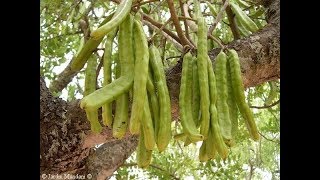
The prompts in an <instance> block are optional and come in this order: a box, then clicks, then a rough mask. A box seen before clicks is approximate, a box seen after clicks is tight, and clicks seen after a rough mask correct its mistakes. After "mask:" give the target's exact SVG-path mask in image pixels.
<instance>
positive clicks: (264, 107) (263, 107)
mask: <svg viewBox="0 0 320 180" xmlns="http://www.w3.org/2000/svg"><path fill="white" fill-rule="evenodd" d="M279 103H280V99H279V100H278V101H276V102H274V103H272V104H270V105H266V106H250V108H256V109H266V108H270V107H273V106H275V105H277V104H279Z"/></svg>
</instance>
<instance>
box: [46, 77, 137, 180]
mask: <svg viewBox="0 0 320 180" xmlns="http://www.w3.org/2000/svg"><path fill="white" fill-rule="evenodd" d="M105 142H107V143H105ZM102 143H105V144H103V145H102V146H100V147H99V148H97V149H96V150H94V148H93V147H94V146H95V145H98V144H102ZM136 145H137V137H133V136H130V135H129V134H126V136H125V138H124V139H122V140H116V139H114V138H113V137H112V132H111V129H109V128H104V129H103V132H102V133H101V134H92V133H91V132H90V125H89V123H88V121H87V120H86V115H85V112H84V111H83V110H82V109H80V108H79V101H78V100H77V101H73V102H69V103H67V102H65V101H64V100H62V99H60V98H57V97H53V96H52V95H51V93H50V92H49V90H48V88H47V87H46V84H45V82H44V80H43V78H41V77H40V175H41V176H40V177H41V178H42V179H47V178H49V175H56V174H58V175H60V176H61V177H64V176H65V177H67V176H69V175H76V174H78V175H87V174H91V175H92V177H93V179H96V177H97V178H98V177H100V178H101V177H102V176H105V177H107V176H108V175H110V174H112V173H113V171H114V170H115V169H116V168H117V167H118V166H119V165H121V164H122V163H123V162H124V161H125V160H126V159H127V158H128V156H129V155H130V154H131V153H132V152H133V151H134V150H135V147H136ZM113 150H114V152H113ZM111 152H112V153H111ZM93 162H94V163H93ZM98 170H99V172H104V173H103V174H99V173H97V171H98ZM105 177H104V178H105Z"/></svg>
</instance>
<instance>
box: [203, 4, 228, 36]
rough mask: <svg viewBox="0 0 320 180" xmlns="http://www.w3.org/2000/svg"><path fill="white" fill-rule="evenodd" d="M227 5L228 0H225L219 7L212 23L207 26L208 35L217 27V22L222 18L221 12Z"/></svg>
mask: <svg viewBox="0 0 320 180" xmlns="http://www.w3.org/2000/svg"><path fill="white" fill-rule="evenodd" d="M228 5H229V0H226V1H225V2H224V4H223V6H222V7H221V9H220V11H219V13H218V15H217V17H216V19H215V21H214V23H213V24H212V25H211V26H210V28H209V30H208V36H209V35H212V32H213V30H214V29H215V28H216V27H217V25H218V23H219V22H220V20H221V19H222V17H223V13H224V11H225V9H226V7H227V6H228Z"/></svg>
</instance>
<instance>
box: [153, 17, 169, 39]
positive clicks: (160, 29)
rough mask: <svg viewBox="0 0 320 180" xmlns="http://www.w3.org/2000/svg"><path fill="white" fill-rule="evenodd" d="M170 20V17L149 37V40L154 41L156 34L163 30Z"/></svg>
mask: <svg viewBox="0 0 320 180" xmlns="http://www.w3.org/2000/svg"><path fill="white" fill-rule="evenodd" d="M169 22H170V18H169V19H168V20H167V21H166V22H165V23H164V24H163V25H162V26H161V27H160V28H159V29H157V30H156V33H155V34H154V35H153V36H152V37H151V38H150V39H149V41H152V40H153V38H154V37H155V35H156V34H158V33H159V32H161V31H162V29H163V28H164V27H165V26H166V25H167V24H168V23H169Z"/></svg>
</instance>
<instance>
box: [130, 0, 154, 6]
mask: <svg viewBox="0 0 320 180" xmlns="http://www.w3.org/2000/svg"><path fill="white" fill-rule="evenodd" d="M156 1H159V0H149V1H143V2H139V3H136V4H134V5H133V6H132V7H139V6H141V5H144V4H148V3H151V2H156Z"/></svg>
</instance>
